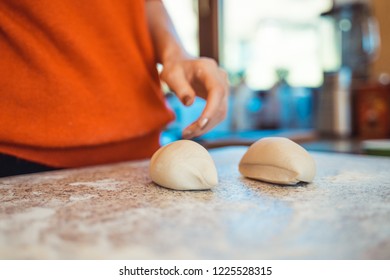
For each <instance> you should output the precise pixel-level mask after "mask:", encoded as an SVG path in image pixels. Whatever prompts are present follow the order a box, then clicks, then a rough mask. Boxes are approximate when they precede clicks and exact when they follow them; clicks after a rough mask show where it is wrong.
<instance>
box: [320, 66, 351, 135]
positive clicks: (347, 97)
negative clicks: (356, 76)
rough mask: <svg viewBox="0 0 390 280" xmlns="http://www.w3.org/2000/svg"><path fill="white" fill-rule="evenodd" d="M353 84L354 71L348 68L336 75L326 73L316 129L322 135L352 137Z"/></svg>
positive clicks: (321, 91)
mask: <svg viewBox="0 0 390 280" xmlns="http://www.w3.org/2000/svg"><path fill="white" fill-rule="evenodd" d="M351 83H352V71H351V70H350V69H349V68H347V67H343V68H341V69H340V70H339V71H338V72H335V73H325V76H324V84H323V86H322V87H321V90H320V92H319V96H318V100H317V110H316V113H317V114H316V128H317V130H318V132H319V134H320V135H322V136H330V137H337V138H347V137H350V136H351V133H352V120H351V117H352V116H351V115H352V113H351Z"/></svg>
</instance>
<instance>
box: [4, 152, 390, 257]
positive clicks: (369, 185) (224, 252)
mask: <svg viewBox="0 0 390 280" xmlns="http://www.w3.org/2000/svg"><path fill="white" fill-rule="evenodd" d="M245 150H246V148H245V147H230V148H220V149H215V150H212V151H211V154H212V156H213V158H214V160H215V163H216V166H217V169H218V172H219V178H220V183H219V185H218V186H217V187H216V188H215V189H214V190H212V191H197V192H194V191H187V192H185V191H172V190H168V189H164V188H161V187H159V186H156V185H155V184H153V183H152V182H151V181H150V179H149V176H148V164H149V162H148V161H140V162H130V163H120V164H113V165H107V166H99V167H92V168H84V169H75V170H64V171H55V172H47V173H40V174H34V175H24V176H18V177H8V178H2V179H1V178H0V258H1V259H20V258H23V259H390V159H389V158H382V157H368V156H354V155H342V154H326V153H313V156H314V158H315V160H316V163H317V167H318V172H317V175H316V178H315V181H314V182H313V183H312V184H300V185H298V186H293V187H291V186H290V187H286V186H278V185H272V184H267V183H262V182H258V181H252V180H249V179H246V178H243V177H241V176H240V174H239V173H238V170H237V169H238V168H237V166H238V162H239V160H240V158H241V156H242V155H243V153H244V152H245Z"/></svg>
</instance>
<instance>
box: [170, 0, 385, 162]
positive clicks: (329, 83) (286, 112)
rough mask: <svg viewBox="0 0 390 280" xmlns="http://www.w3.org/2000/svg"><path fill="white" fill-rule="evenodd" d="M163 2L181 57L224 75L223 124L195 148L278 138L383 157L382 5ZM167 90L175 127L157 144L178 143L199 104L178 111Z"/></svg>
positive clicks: (315, 0) (320, 0)
mask: <svg viewBox="0 0 390 280" xmlns="http://www.w3.org/2000/svg"><path fill="white" fill-rule="evenodd" d="M164 3H165V5H166V7H167V9H168V12H169V13H170V15H171V17H172V19H173V21H174V23H175V26H176V28H177V30H178V33H179V36H180V37H181V39H182V41H183V44H184V45H185V47H186V49H187V50H188V51H189V52H190V53H191V54H193V55H201V56H209V57H213V58H215V59H216V60H217V61H218V62H219V63H220V65H221V66H222V67H223V68H224V69H225V70H226V71H227V72H228V73H229V76H230V82H231V94H230V99H229V113H228V116H227V118H226V120H225V121H224V122H223V123H221V124H220V125H219V126H218V127H216V128H215V129H214V130H213V131H212V132H209V133H207V134H206V135H204V136H203V137H201V138H200V139H198V141H199V142H203V144H204V145H206V146H208V147H215V146H222V145H228V144H229V145H241V144H250V143H251V142H253V141H254V140H257V139H258V138H260V137H263V136H272V135H282V136H287V137H290V138H292V139H294V140H296V141H297V142H300V143H302V144H303V145H304V146H306V148H308V149H312V150H326V151H340V152H353V153H364V152H369V153H374V154H381V155H389V153H390V152H389V150H390V148H389V146H390V144H389V142H388V141H385V140H384V139H386V138H390V75H389V73H390V19H389V17H388V16H387V14H386V13H387V12H386V11H388V10H389V9H390V3H389V1H386V0H372V1H369V0H355V1H354V0H334V1H332V0H294V1H292V0H275V1H267V0H240V1H238V0H164ZM166 92H167V100H168V103H169V105H170V107H171V108H172V109H173V110H174V112H175V114H176V121H175V122H174V123H172V124H171V125H170V126H169V127H168V128H167V130H166V131H165V132H164V134H163V137H162V142H163V143H164V144H165V143H168V142H171V141H173V140H177V139H178V138H180V135H181V131H182V129H183V128H184V127H186V126H187V125H188V124H189V123H191V122H192V121H194V120H195V119H196V118H197V117H198V116H199V115H200V112H201V111H202V109H203V107H204V104H205V102H204V101H203V100H201V99H198V100H197V101H196V102H195V104H194V105H193V106H192V107H191V108H185V107H184V106H183V105H181V103H180V102H179V100H178V99H176V97H174V96H173V95H172V94H171V93H169V90H168V89H167V90H166ZM371 139H375V141H367V140H371ZM377 139H381V140H377Z"/></svg>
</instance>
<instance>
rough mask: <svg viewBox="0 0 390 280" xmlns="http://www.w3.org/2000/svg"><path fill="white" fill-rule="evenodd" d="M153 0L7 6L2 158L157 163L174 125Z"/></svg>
mask: <svg viewBox="0 0 390 280" xmlns="http://www.w3.org/2000/svg"><path fill="white" fill-rule="evenodd" d="M155 66H156V59H155V54H154V51H153V46H152V42H151V38H150V34H149V33H148V26H147V20H146V14H145V0H99V1H92V2H91V1H75V0H74V1H62V0H39V1H34V0H18V1H15V0H2V1H0V98H1V101H0V153H5V154H11V155H14V156H17V157H21V158H24V159H27V160H32V161H36V162H39V163H43V164H47V165H52V166H56V167H73V166H82V165H90V164H100V163H106V162H112V161H122V160H131V159H138V158H143V157H148V156H150V155H151V154H152V153H153V152H154V151H155V150H156V149H157V148H158V135H159V133H160V132H161V130H162V129H163V127H164V126H165V125H166V124H167V123H168V122H169V121H170V120H172V119H173V114H172V112H171V111H170V110H168V109H167V107H166V104H165V101H164V97H163V94H162V91H161V88H160V83H159V77H158V73H157V70H156V67H155Z"/></svg>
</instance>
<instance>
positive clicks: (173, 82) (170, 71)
mask: <svg viewBox="0 0 390 280" xmlns="http://www.w3.org/2000/svg"><path fill="white" fill-rule="evenodd" d="M160 78H161V80H163V81H164V82H165V83H166V84H167V85H168V86H169V88H170V89H171V90H172V91H173V92H174V93H175V94H176V96H177V97H178V98H179V99H180V101H181V102H182V103H183V104H184V105H185V106H190V105H192V103H194V100H195V92H194V90H193V89H192V87H191V85H190V84H189V82H188V79H187V78H186V75H185V74H184V72H183V70H182V68H178V67H173V68H172V67H171V68H169V67H168V68H164V70H163V71H162V73H161V75H160Z"/></svg>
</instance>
